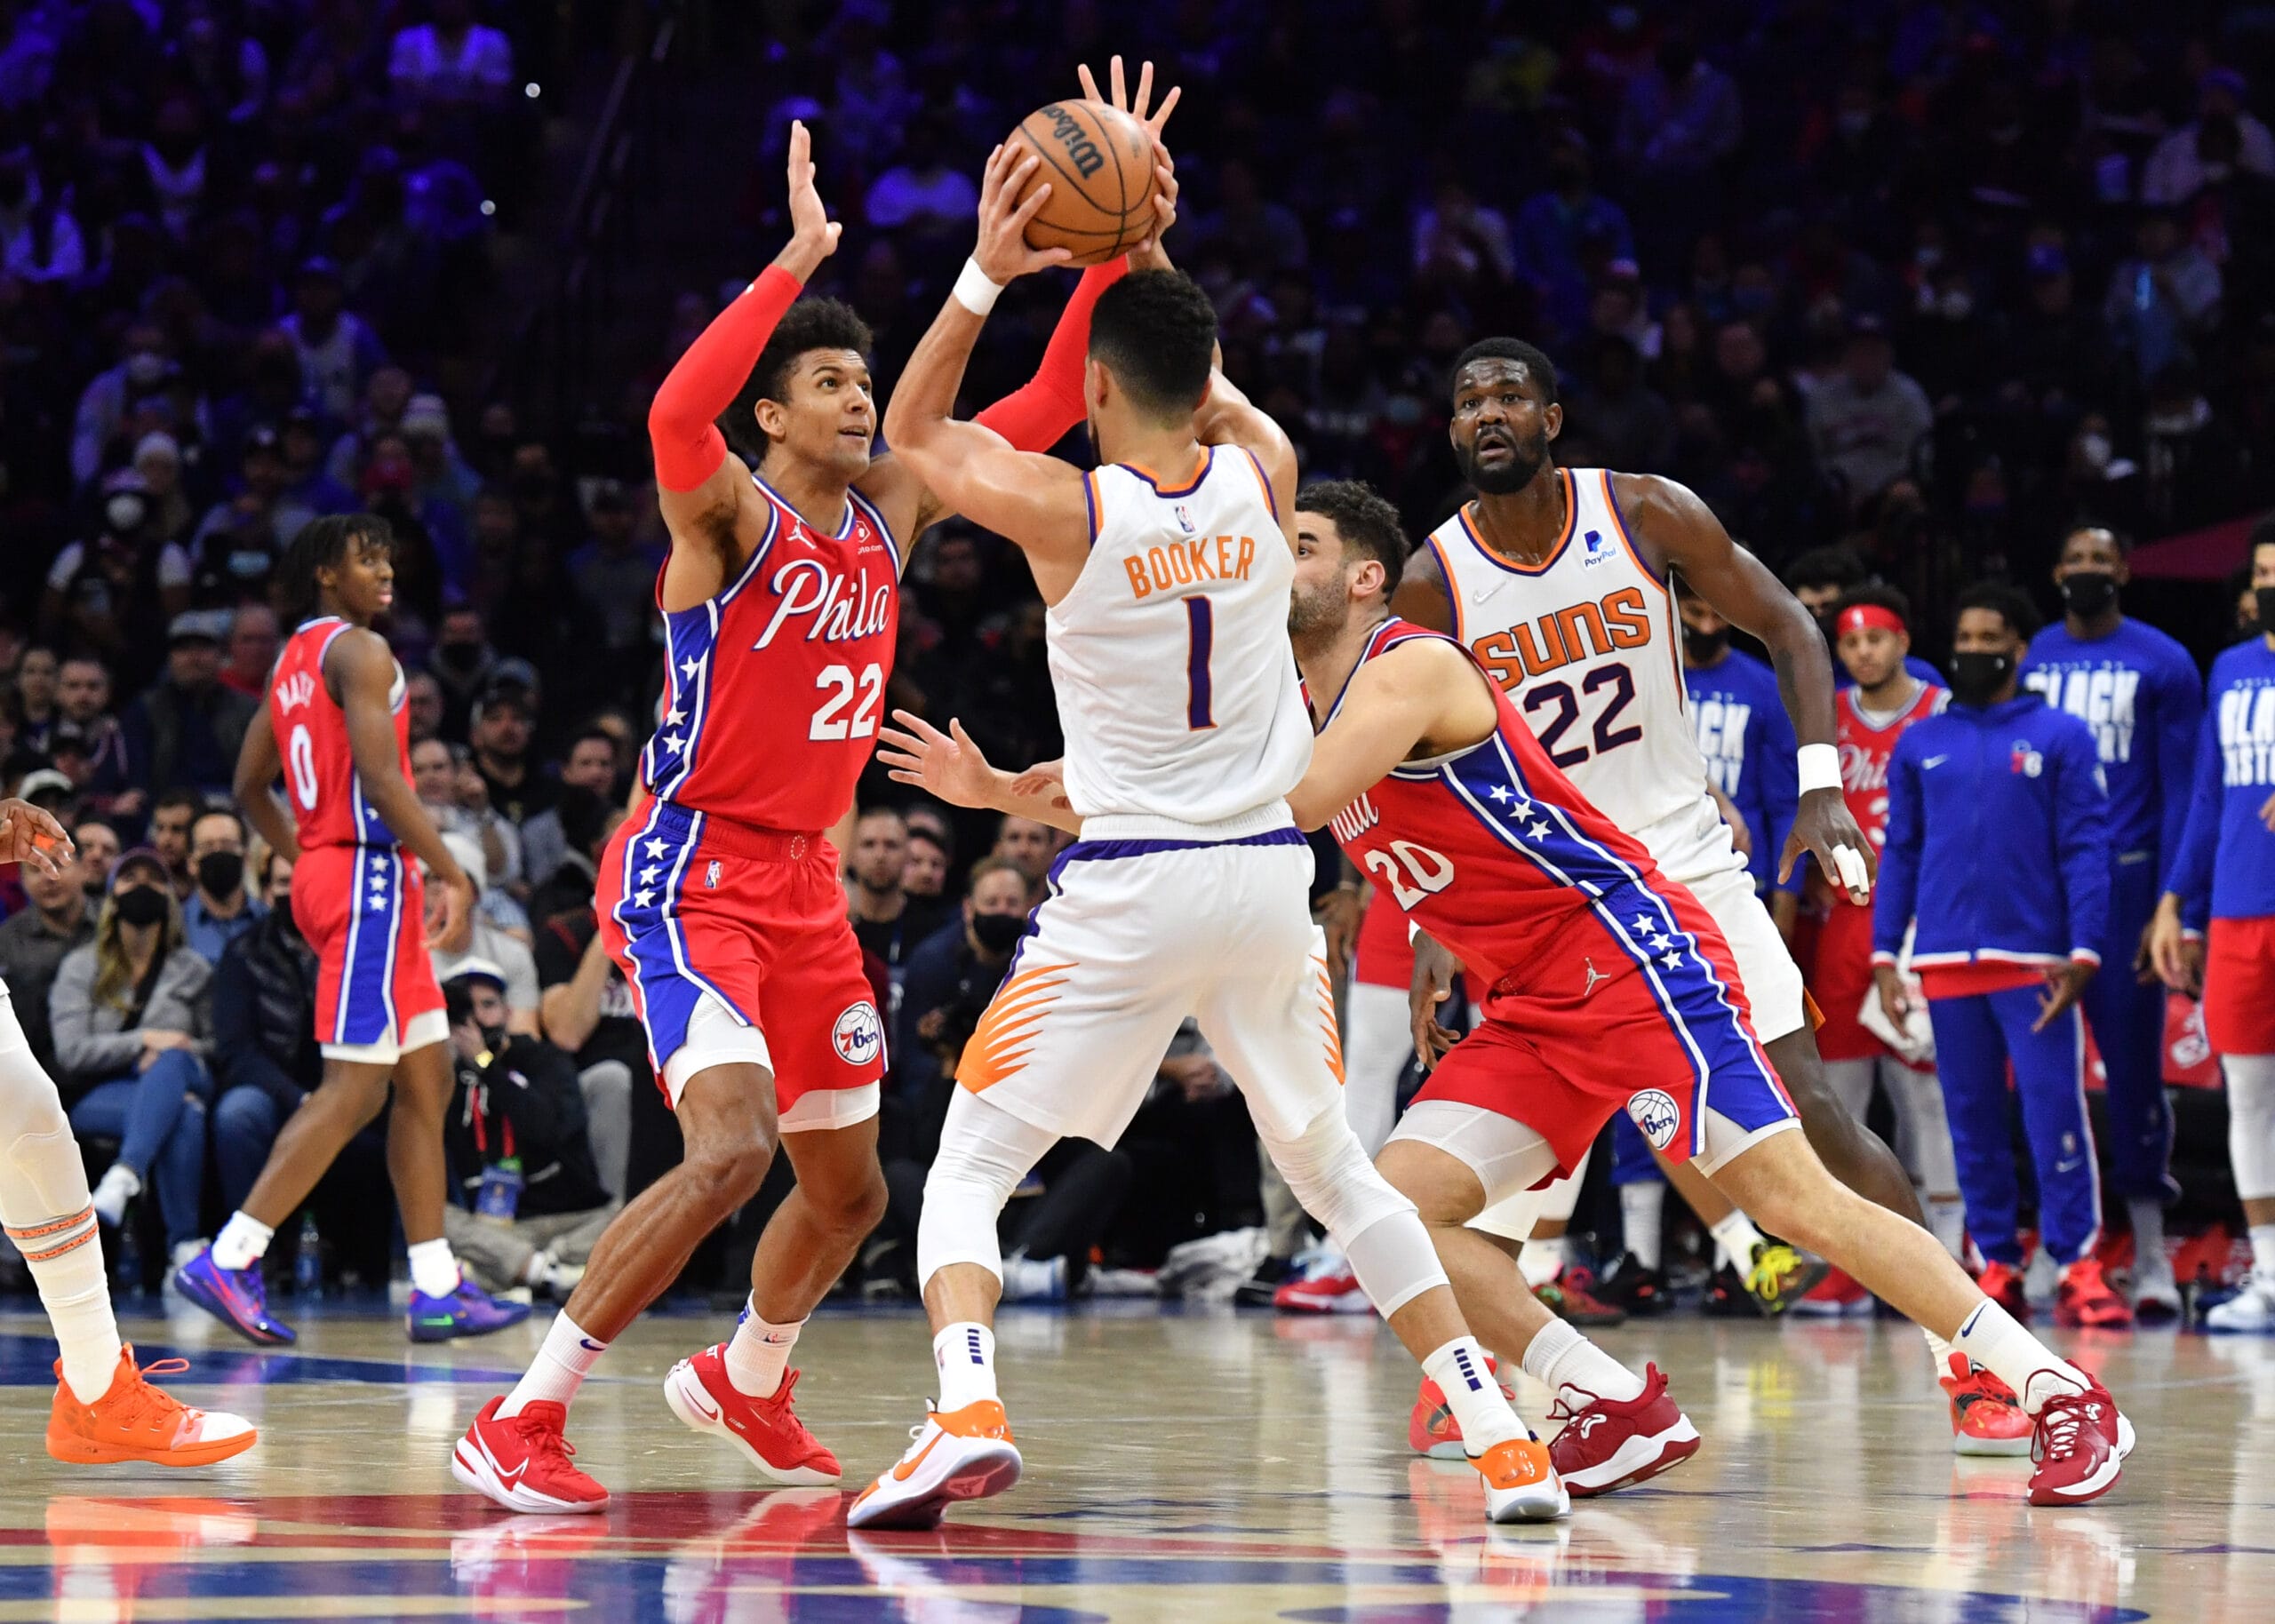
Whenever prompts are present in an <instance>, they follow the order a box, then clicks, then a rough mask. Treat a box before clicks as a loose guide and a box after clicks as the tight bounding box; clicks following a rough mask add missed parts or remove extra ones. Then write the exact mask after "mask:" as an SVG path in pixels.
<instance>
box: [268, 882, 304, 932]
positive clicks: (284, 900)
mask: <svg viewBox="0 0 2275 1624" xmlns="http://www.w3.org/2000/svg"><path fill="white" fill-rule="evenodd" d="M268 917H269V918H270V919H275V921H276V922H277V923H278V924H279V925H282V926H283V927H284V928H285V929H287V930H289V931H291V933H292V934H293V935H296V936H297V935H299V934H300V927H299V922H298V921H297V920H295V919H293V918H292V894H291V892H290V891H287V892H285V893H284V895H283V896H280V897H278V898H277V899H276V900H275V902H273V903H271V904H268Z"/></svg>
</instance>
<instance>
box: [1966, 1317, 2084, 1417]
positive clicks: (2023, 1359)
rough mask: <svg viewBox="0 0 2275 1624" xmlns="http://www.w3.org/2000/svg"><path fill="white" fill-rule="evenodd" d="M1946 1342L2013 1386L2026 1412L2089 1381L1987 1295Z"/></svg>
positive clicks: (2035, 1411)
mask: <svg viewBox="0 0 2275 1624" xmlns="http://www.w3.org/2000/svg"><path fill="white" fill-rule="evenodd" d="M1952 1347H1953V1348H1954V1349H1957V1350H1958V1351H1960V1353H1963V1354H1965V1355H1966V1356H1967V1357H1968V1358H1970V1359H1973V1360H1974V1361H1975V1362H1976V1364H1977V1365H1982V1366H1983V1367H1984V1369H1985V1370H1987V1371H1989V1372H1990V1373H1992V1375H1994V1376H1996V1377H1998V1378H1999V1380H2000V1381H2003V1382H2005V1383H2006V1384H2007V1385H2008V1387H2010V1388H2012V1389H2014V1390H2015V1394H2016V1397H2019V1398H2020V1399H2021V1400H2022V1404H2023V1408H2024V1410H2026V1411H2028V1412H2029V1413H2031V1414H2032V1415H2035V1414H2037V1413H2038V1412H2039V1410H2040V1407H2041V1406H2042V1405H2044V1404H2045V1403H2046V1401H2047V1400H2048V1399H2049V1398H2051V1397H2055V1395H2056V1394H2057V1393H2065V1392H2069V1393H2082V1392H2084V1391H2085V1390H2086V1389H2088V1388H2090V1387H2092V1386H2093V1384H2094V1383H2093V1378H2092V1377H2090V1376H2088V1375H2087V1374H2086V1373H2085V1372H2083V1371H2081V1370H2079V1368H2078V1367H2077V1366H2076V1365H2071V1364H2069V1363H2067V1362H2065V1361H2063V1360H2062V1359H2058V1358H2056V1357H2055V1356H2054V1352H2053V1350H2052V1349H2049V1348H2048V1347H2047V1345H2046V1344H2045V1343H2044V1342H2041V1341H2039V1340H2038V1338H2036V1337H2034V1336H2032V1334H2031V1333H2029V1332H2028V1331H2026V1330H2024V1328H2023V1327H2022V1326H2021V1325H2019V1324H2017V1323H2016V1319H2015V1317H2014V1316H2013V1315H2012V1314H2009V1313H2008V1312H2007V1310H2004V1309H2002V1308H2000V1306H1999V1305H1998V1304H1997V1303H1995V1302H1992V1301H1991V1300H1990V1299H1989V1298H1987V1297H1986V1298H1984V1300H1983V1301H1982V1302H1978V1303H1976V1305H1975V1311H1974V1312H1973V1313H1971V1314H1969V1315H1968V1317H1967V1318H1965V1319H1964V1320H1962V1321H1960V1327H1959V1334H1958V1335H1957V1336H1954V1337H1953V1338H1952Z"/></svg>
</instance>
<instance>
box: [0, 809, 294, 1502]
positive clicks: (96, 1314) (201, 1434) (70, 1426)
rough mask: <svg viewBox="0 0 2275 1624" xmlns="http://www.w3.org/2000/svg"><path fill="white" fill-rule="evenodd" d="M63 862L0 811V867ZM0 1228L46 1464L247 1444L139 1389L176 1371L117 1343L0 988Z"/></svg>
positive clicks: (60, 1131)
mask: <svg viewBox="0 0 2275 1624" xmlns="http://www.w3.org/2000/svg"><path fill="white" fill-rule="evenodd" d="M73 856H75V854H74V852H73V849H72V846H71V837H70V836H69V835H68V834H66V833H64V832H63V825H62V824H59V823H57V822H56V821H55V819H54V818H53V817H52V816H50V815H49V814H48V813H46V812H44V811H42V810H41V809H40V808H37V807H36V806H34V805H32V804H31V802H29V801H28V800H0V866H4V865H6V864H11V863H22V864H29V865H31V866H32V867H33V868H36V869H37V870H38V871H39V872H42V873H44V874H50V875H54V874H60V872H62V869H63V867H64V865H65V864H68V863H70V862H71V861H72V859H73ZM0 1143H4V1145H5V1146H6V1151H5V1165H4V1166H0V1223H4V1224H5V1225H6V1227H7V1231H8V1238H9V1239H10V1240H12V1241H13V1242H15V1244H16V1249H17V1250H18V1251H19V1252H20V1253H21V1254H23V1259H24V1266H25V1267H26V1268H28V1269H29V1270H31V1273H32V1281H33V1283H34V1284H35V1285H36V1286H38V1287H39V1300H40V1305H41V1306H42V1307H43V1308H44V1309H46V1310H47V1318H48V1324H49V1325H52V1326H53V1327H54V1330H55V1342H56V1349H57V1352H58V1354H59V1355H60V1357H58V1358H57V1359H56V1361H55V1378H56V1381H55V1401H54V1403H53V1405H52V1406H51V1407H50V1408H49V1411H48V1418H47V1453H49V1454H51V1455H52V1456H53V1457H54V1458H55V1459H56V1460H58V1461H69V1462H71V1463H72V1464H74V1465H81V1466H98V1465H102V1464H105V1463H107V1462H110V1461H142V1462H144V1463H145V1464H148V1465H151V1466H210V1465H211V1464H212V1463H213V1462H214V1461H226V1460H228V1458H229V1457H230V1456H231V1455H239V1454H243V1453H244V1452H245V1451H246V1450H248V1449H251V1447H252V1446H253V1445H254V1444H255V1443H257V1442H258V1441H259V1433H257V1432H255V1431H254V1430H253V1429H252V1426H251V1423H250V1422H248V1421H244V1420H243V1418H242V1417H239V1416H235V1415H225V1414H222V1413H219V1412H215V1413H211V1414H209V1413H206V1412H205V1411H204V1410H197V1409H193V1408H191V1407H190V1406H189V1405H186V1404H183V1403H181V1402H180V1400H178V1399H176V1398H175V1397H173V1396H172V1394H170V1393H168V1392H167V1391H166V1390H165V1389H163V1388H160V1387H156V1386H153V1385H152V1384H151V1382H150V1381H148V1377H149V1376H151V1375H153V1374H156V1373H171V1372H172V1371H175V1370H187V1369H188V1365H187V1364H186V1363H184V1362H183V1361H182V1360H180V1359H169V1360H162V1361H161V1362H160V1363H159V1364H156V1365H150V1366H148V1367H147V1368H146V1367H144V1366H142V1365H137V1364H136V1363H135V1361H134V1349H132V1348H130V1347H128V1346H127V1345H126V1344H125V1343H124V1342H122V1341H119V1338H118V1323H117V1321H116V1319H114V1318H112V1316H111V1308H110V1282H109V1281H108V1280H106V1279H105V1278H103V1248H102V1240H101V1238H100V1235H99V1234H98V1232H97V1227H96V1222H95V1209H94V1206H93V1205H92V1202H91V1201H90V1199H89V1198H88V1194H87V1169H86V1165H85V1164H84V1162H82V1161H81V1160H80V1159H79V1146H78V1142H77V1141H76V1140H75V1139H74V1138H73V1137H72V1135H71V1124H70V1121H69V1119H68V1118H66V1117H65V1116H64V1114H63V1100H62V1096H61V1095H58V1094H57V1093H56V1091H55V1082H54V1079H52V1078H50V1077H49V1076H48V1074H47V1072H46V1071H45V1069H44V1068H43V1067H42V1066H41V1065H40V1063H39V1062H38V1061H37V1060H36V1058H34V1057H33V1055H32V1049H31V1045H30V1043H29V1042H28V1041H27V1040H26V1039H25V1037H24V1029H23V1027H22V1026H21V1025H20V1023H18V1022H17V1019H16V1008H15V1004H14V1002H13V1001H12V999H10V998H9V996H8V986H7V983H5V982H0Z"/></svg>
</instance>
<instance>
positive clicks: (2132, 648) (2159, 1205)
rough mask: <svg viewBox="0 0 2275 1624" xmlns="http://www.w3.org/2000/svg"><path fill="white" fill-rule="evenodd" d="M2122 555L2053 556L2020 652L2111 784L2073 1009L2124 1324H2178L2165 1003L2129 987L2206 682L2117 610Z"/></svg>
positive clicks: (2162, 882) (2142, 980) (2077, 540)
mask: <svg viewBox="0 0 2275 1624" xmlns="http://www.w3.org/2000/svg"><path fill="white" fill-rule="evenodd" d="M2130 550H2131V544H2130V543H2129V542H2128V541H2127V538H2126V537H2122V536H2120V535H2119V534H2117V533H2116V532H2115V531H2113V530H2108V529H2102V528H2101V527H2100V526H2098V525H2088V526H2087V527H2085V528H2083V529H2076V530H2072V531H2071V533H2070V534H2069V535H2068V536H2067V537H2064V538H2063V543H2062V554H2061V558H2060V561H2058V562H2056V563H2055V566H2054V584H2055V586H2056V587H2057V588H2058V589H2059V590H2060V592H2061V593H2062V601H2063V617H2062V619H2061V621H2060V623H2059V624H2057V625H2050V626H2048V627H2046V628H2044V629H2043V630H2042V631H2040V633H2039V634H2038V635H2037V636H2035V637H2033V638H2032V639H2031V640H2030V651H2029V652H2028V653H2027V654H2025V655H2024V657H2023V673H2022V674H2023V686H2024V688H2026V689H2036V690H2038V691H2039V692H2040V693H2041V694H2044V695H2045V696H2046V703H2047V704H2048V705H2052V706H2054V707H2055V709H2057V710H2063V711H2067V712H2070V714H2071V715H2072V716H2075V717H2077V718H2079V720H2082V721H2084V722H2085V724H2086V725H2087V727H2089V728H2092V729H2093V731H2094V738H2095V742H2096V743H2097V744H2099V745H2100V747H2101V764H2102V771H2103V774H2104V775H2105V776H2107V777H2108V779H2109V818H2110V825H2111V828H2110V833H2111V846H2110V871H2109V886H2110V891H2109V932H2108V935H2107V937H2106V939H2105V940H2104V941H2103V943H2102V946H2101V955H2102V960H2103V963H2105V964H2106V965H2108V966H2109V973H2108V974H2107V975H2096V976H2095V977H2094V978H2093V980H2092V981H2090V982H2088V983H2086V991H2085V998H2084V999H2083V1007H2084V1009H2085V1012H2086V1021H2087V1023H2088V1024H2089V1025H2090V1026H2091V1027H2092V1028H2093V1034H2094V1043H2095V1047H2098V1048H2099V1049H2100V1050H2101V1057H2102V1064H2103V1070H2104V1071H2106V1072H2107V1073H2108V1079H2109V1081H2108V1087H2107V1089H2106V1092H2105V1094H2104V1095H2103V1097H2104V1099H2105V1101H2106V1103H2107V1104H2108V1108H2109V1171H2110V1182H2111V1183H2112V1184H2113V1185H2114V1186H2115V1187H2116V1190H2117V1193H2118V1194H2119V1195H2120V1196H2122V1197H2124V1198H2125V1206H2126V1211H2127V1214H2128V1216H2129V1217H2130V1218H2131V1220H2132V1223H2133V1279H2132V1299H2133V1311H2134V1313H2135V1315H2136V1316H2138V1317H2140V1318H2143V1319H2146V1320H2168V1319H2175V1318H2178V1317H2179V1315H2180V1287H2179V1285H2178V1283H2177V1282H2176V1281H2175V1280H2174V1278H2173V1273H2172V1260H2171V1259H2170V1258H2169V1257H2167V1255H2166V1254H2165V1205H2166V1203H2167V1202H2168V1201H2174V1200H2177V1199H2178V1198H2179V1197H2180V1186H2179V1185H2178V1184H2176V1183H2175V1182H2173V1179H2172V1170H2171V1166H2170V1164H2171V1161H2172V1107H2171V1106H2170V1105H2169V1104H2168V1103H2167V1102H2166V1099H2165V1066H2164V1031H2165V998H2164V990H2163V988H2161V987H2160V986H2159V985H2158V983H2157V981H2156V978H2155V977H2154V976H2140V975H2127V974H2126V969H2127V966H2128V965H2130V964H2131V963H2133V962H2134V961H2135V960H2137V959H2138V958H2139V957H2140V954H2141V950H2142V946H2143V943H2144V942H2145V941H2146V939H2147V935H2148V928H2149V923H2150V920H2151V918H2152V917H2153V916H2154V915H2155V913H2156V908H2157V899H2158V898H2159V896H2162V895H2163V894H2164V893H2165V892H2166V891H2167V890H2168V889H2170V887H2169V886H2168V885H2167V882H2166V876H2167V872H2168V871H2169V870H2170V869H2171V867H2172V862H2173V858H2174V857H2175V856H2176V855H2177V854H2178V852H2179V850H2180V838H2181V831H2182V830H2183V828H2184V827H2185V826H2186V824H2187V822H2188V802H2189V792H2190V788H2191V783H2192V780H2193V775H2194V772H2195V767H2196V735H2197V731H2198V729H2199V727H2200V726H2201V725H2202V722H2203V720H2204V679H2203V678H2202V677H2200V676H2199V675H2198V674H2197V671H2196V661H2195V659H2194V657H2191V655H2190V654H2189V652H2188V650H2187V649H2183V648H2182V647H2181V646H2180V644H2179V643H2178V642H2177V641H2175V640H2174V639H2172V638H2171V637H2169V636H2167V635H2166V634H2165V633H2162V632H2159V630H2157V628H2156V627H2154V626H2152V625H2149V624H2147V623H2146V622H2145V621H2141V620H2135V619H2134V618H2133V617H2131V616H2129V615H2127V614H2126V613H2125V611H2124V610H2123V609H2120V608H2119V603H2118V598H2119V593H2121V592H2122V591H2123V590H2124V587H2125V585H2126V583H2127V581H2128V580H2129V579H2130V578H2131V567H2130V566H2129V564H2128V563H2127V559H2126V555H2127V553H2128V552H2129V551H2130Z"/></svg>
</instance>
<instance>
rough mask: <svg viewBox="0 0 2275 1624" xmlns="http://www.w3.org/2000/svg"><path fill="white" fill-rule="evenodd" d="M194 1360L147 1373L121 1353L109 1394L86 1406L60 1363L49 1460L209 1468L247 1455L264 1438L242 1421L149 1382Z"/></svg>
mask: <svg viewBox="0 0 2275 1624" xmlns="http://www.w3.org/2000/svg"><path fill="white" fill-rule="evenodd" d="M188 1368H189V1361H188V1359H161V1360H159V1361H158V1362H157V1363H156V1365H151V1366H150V1368H149V1369H148V1370H144V1369H143V1368H141V1367H140V1365H136V1364H135V1362H134V1349H132V1348H131V1347H123V1348H121V1349H119V1350H118V1369H117V1370H116V1372H115V1373H113V1374H112V1376H111V1379H110V1390H109V1391H108V1392H106V1393H105V1394H104V1395H103V1396H102V1397H100V1398H98V1399H96V1400H95V1402H94V1403H92V1404H81V1403H80V1402H79V1399H78V1396H77V1395H76V1394H75V1393H74V1392H72V1390H71V1384H70V1383H69V1382H68V1381H64V1380H63V1361H62V1360H60V1359H58V1360H57V1361H56V1362H55V1405H54V1407H53V1408H52V1409H51V1410H50V1411H49V1412H48V1416H47V1453H49V1454H51V1455H53V1456H54V1457H55V1458H56V1459H57V1460H59V1461H70V1462H71V1463H72V1464H73V1465H75V1466H102V1465H106V1464H108V1463H109V1462H111V1461H143V1462H145V1463H147V1464H148V1465H151V1466H211V1465H212V1464H213V1462H214V1461H226V1460H228V1458H229V1457H230V1456H231V1455H241V1454H243V1453H244V1452H245V1451H246V1450H248V1449H251V1447H252V1446H253V1445H255V1444H257V1443H259V1441H260V1434H259V1433H258V1432H256V1431H255V1430H254V1429H253V1425H252V1423H251V1421H247V1420H245V1419H244V1418H243V1416H241V1415H225V1414H223V1413H220V1412H219V1411H215V1412H213V1413H210V1414H209V1413H206V1412H205V1411H204V1410H200V1409H197V1408H196V1407H194V1406H193V1405H186V1404H184V1403H182V1402H181V1400H180V1399H179V1398H176V1397H174V1396H173V1395H172V1393H169V1392H167V1391H166V1390H165V1389H164V1388H162V1387H154V1386H152V1385H151V1384H150V1382H149V1381H148V1378H149V1377H151V1376H177V1375H180V1373H182V1372H184V1371H186V1370H188Z"/></svg>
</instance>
